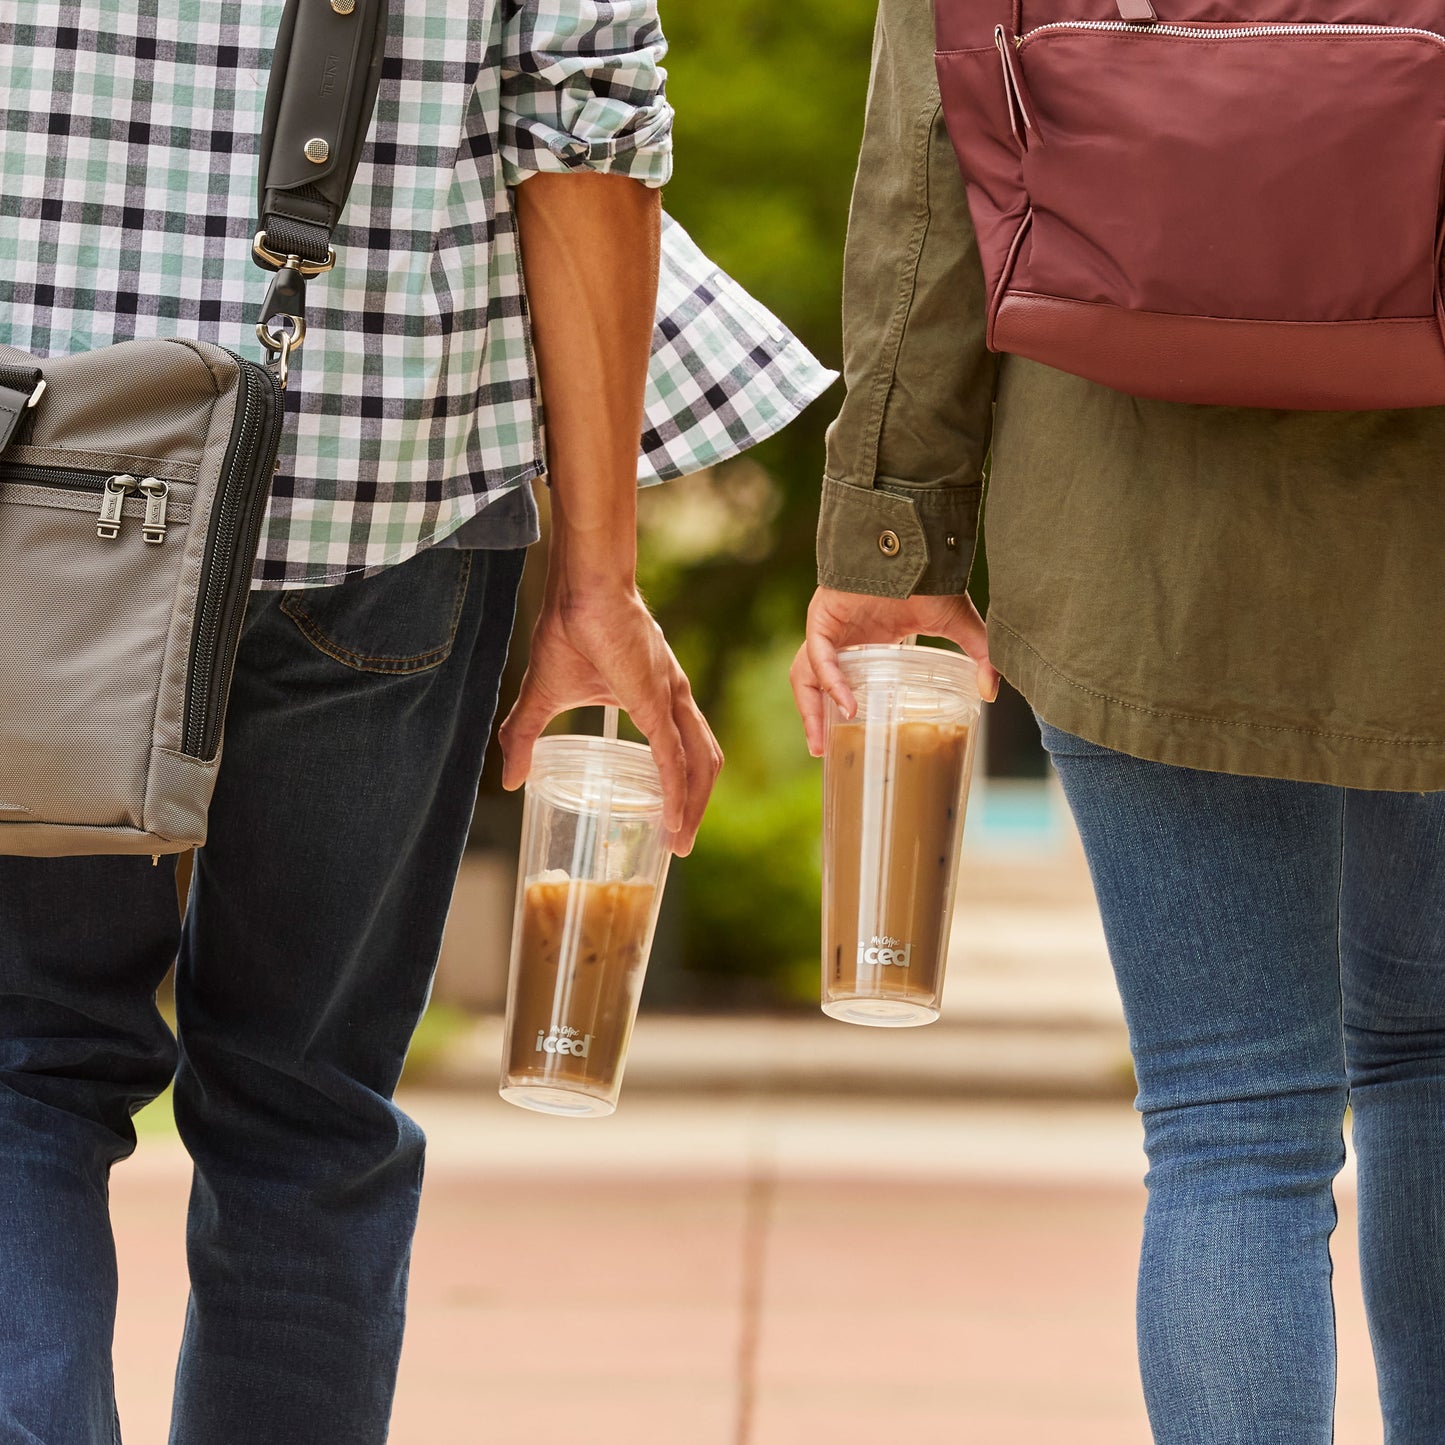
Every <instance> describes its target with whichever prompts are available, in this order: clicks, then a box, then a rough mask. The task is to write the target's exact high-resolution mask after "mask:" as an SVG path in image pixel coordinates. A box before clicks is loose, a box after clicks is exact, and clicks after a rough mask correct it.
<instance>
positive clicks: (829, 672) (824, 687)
mask: <svg viewBox="0 0 1445 1445" xmlns="http://www.w3.org/2000/svg"><path fill="white" fill-rule="evenodd" d="M804 646H805V647H806V648H807V652H808V662H809V664H810V666H811V667H812V669H813V683H814V686H816V687H817V688H819V689H820V690H821V691H823V692H825V693H827V694H828V696H829V697H831V698H832V699H833V701H834V702H835V703H837V705H838V711H839V712H841V713H842V714H843V716H844V717H847V718H850V717H852V716H853V714H854V713H856V712H857V711H858V703H857V700H856V699H855V698H854V696H853V690H852V688H850V687H849V686H848V683H847V680H846V679H845V678H844V676H843V669H842V668H841V667H839V666H838V645H837V643H836V642H835V641H834V640H833V638H832V636H831V635H830V634H829V633H828V632H827V631H826V630H825V629H824V628H822V627H818V626H814V625H811V624H810V625H809V627H808V636H807V641H806V642H805V643H804ZM820 705H821V704H820Z"/></svg>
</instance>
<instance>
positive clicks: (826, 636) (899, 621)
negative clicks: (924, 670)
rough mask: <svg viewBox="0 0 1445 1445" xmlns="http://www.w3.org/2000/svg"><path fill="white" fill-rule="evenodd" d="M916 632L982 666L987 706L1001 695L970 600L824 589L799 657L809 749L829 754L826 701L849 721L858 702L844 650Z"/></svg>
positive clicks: (796, 684)
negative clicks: (841, 658)
mask: <svg viewBox="0 0 1445 1445" xmlns="http://www.w3.org/2000/svg"><path fill="white" fill-rule="evenodd" d="M915 634H917V635H919V636H923V637H945V638H947V639H948V640H949V641H950V642H956V643H957V644H958V645H959V646H960V647H961V648H962V649H963V650H964V652H965V653H967V654H968V656H969V657H971V658H972V659H973V660H974V662H975V663H976V664H977V665H978V690H979V693H980V694H981V695H982V696H983V698H984V700H985V701H987V702H992V701H993V700H994V698H996V697H997V696H998V683H999V675H998V673H997V672H996V671H995V670H994V668H993V667H992V666H991V665H990V664H989V660H988V633H987V630H986V629H985V627H984V622H983V618H981V617H980V616H979V615H978V609H977V608H975V607H974V605H973V603H972V602H971V601H970V600H969V598H968V597H967V596H966V595H965V596H959V597H907V598H894V597H869V596H866V595H865V594H863V593H861V592H836V591H834V590H833V589H832V588H830V587H820V588H818V590H817V591H816V592H815V593H814V594H813V601H812V603H811V604H810V605H809V607H808V633H807V640H806V641H805V642H804V643H803V645H802V646H801V647H800V648H799V649H798V655H797V657H795V658H794V659H793V668H792V673H791V678H792V683H793V697H794V699H795V700H796V702H797V704H798V712H799V713H800V714H801V715H802V718H803V731H804V732H805V733H806V734H807V735H808V751H809V752H810V753H812V755H813V756H814V757H815V758H820V757H822V756H823V707H824V704H823V697H824V695H825V694H826V695H827V696H829V697H831V698H832V699H833V701H834V702H835V703H837V704H838V708H839V710H840V711H841V712H842V714H843V716H844V717H849V718H850V717H852V716H853V715H854V713H856V712H857V711H858V703H857V700H856V699H855V698H854V696H853V694H852V692H851V691H850V689H849V687H848V684H847V683H846V682H845V681H844V680H843V670H842V669H841V668H840V667H839V666H838V649H839V648H840V647H854V646H858V645H860V644H862V643H869V642H883V643H893V642H902V641H903V640H904V638H906V637H912V636H914V635H915Z"/></svg>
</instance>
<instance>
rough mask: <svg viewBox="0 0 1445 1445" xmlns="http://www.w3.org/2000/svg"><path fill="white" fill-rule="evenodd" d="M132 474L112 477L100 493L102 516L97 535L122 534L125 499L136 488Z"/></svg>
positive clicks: (97, 525) (97, 526)
mask: <svg viewBox="0 0 1445 1445" xmlns="http://www.w3.org/2000/svg"><path fill="white" fill-rule="evenodd" d="M136 485H137V483H136V479H135V478H134V477H132V476H129V475H127V476H120V477H111V478H110V479H109V480H108V481H107V482H106V484H105V490H104V491H103V492H101V494H100V517H99V519H98V520H97V521H96V524H95V535H96V536H97V537H107V538H110V539H112V540H113V539H114V538H116V537H119V536H120V524H121V515H122V513H121V509H122V508H123V507H124V506H125V499H126V498H127V497H128V496H130V494H131V493H132V492H133V491H135V489H136Z"/></svg>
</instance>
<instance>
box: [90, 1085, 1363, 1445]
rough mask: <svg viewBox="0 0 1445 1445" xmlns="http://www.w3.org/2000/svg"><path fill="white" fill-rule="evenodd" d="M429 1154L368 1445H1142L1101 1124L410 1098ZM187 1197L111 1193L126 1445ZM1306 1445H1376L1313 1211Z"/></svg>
mask: <svg viewBox="0 0 1445 1445" xmlns="http://www.w3.org/2000/svg"><path fill="white" fill-rule="evenodd" d="M406 1103H407V1107H408V1108H409V1109H410V1111H411V1112H412V1113H413V1114H414V1115H415V1116H416V1117H417V1118H418V1119H419V1120H420V1121H421V1122H422V1124H423V1125H424V1126H425V1127H426V1129H427V1131H428V1134H429V1137H430V1139H431V1150H430V1162H429V1165H428V1182H427V1189H426V1195H425V1199H424V1204H423V1211H422V1224H421V1230H420V1234H419V1237H418V1241H417V1250H416V1259H415V1266H414V1270H413V1281H412V1324H411V1330H410V1333H409V1336H408V1342H407V1348H406V1352H405V1357H404V1361H403V1367H402V1377H401V1385H400V1392H399V1396H398V1401H397V1407H396V1415H395V1422H394V1429H393V1435H392V1439H393V1441H394V1442H395V1445H536V1442H537V1441H538V1440H539V1439H547V1440H553V1439H559V1440H561V1439H569V1438H579V1439H586V1440H587V1441H588V1442H589V1445H624V1442H625V1445H805V1442H807V1445H812V1442H814V1441H818V1440H826V1441H828V1442H829V1445H895V1442H899V1441H904V1440H911V1441H920V1442H927V1445H933V1442H938V1445H944V1442H948V1445H953V1442H970V1445H974V1442H976V1445H1053V1442H1056V1441H1057V1442H1068V1445H1147V1441H1148V1439H1149V1433H1148V1430H1147V1427H1146V1425H1145V1422H1144V1418H1143V1409H1142V1405H1141V1403H1140V1398H1139V1389H1138V1383H1137V1376H1136V1370H1135V1364H1134V1349H1133V1323H1132V1307H1133V1304H1132V1296H1133V1273H1134V1263H1135V1258H1136V1253H1137V1248H1138V1232H1139V1221H1140V1214H1141V1211H1142V1207H1143V1191H1142V1188H1141V1186H1140V1183H1139V1178H1140V1175H1141V1174H1142V1170H1143V1159H1142V1155H1141V1153H1140V1149H1139V1125H1138V1120H1137V1118H1136V1117H1135V1115H1134V1114H1133V1111H1132V1110H1131V1109H1130V1108H1129V1107H1128V1105H1127V1104H1124V1103H1117V1102H1114V1103H1092V1104H1081V1105H1069V1106H1066V1105H1052V1106H1047V1105H1040V1104H1024V1103H1018V1102H952V1103H949V1102H938V1103H931V1104H930V1103H926V1102H923V1101H919V1100H907V1099H902V1098H884V1099H876V1100H872V1101H863V1100H859V1099H844V1100H838V1101H833V1102H827V1103H825V1102H817V1101H814V1102H808V1101H802V1100H780V1099H777V1098H771V1099H768V1098H757V1097H744V1096H739V1097H733V1098H728V1099H721V1100H704V1099H697V1098H693V1099H681V1100H678V1099H673V1100H664V1099H662V1098H660V1097H657V1096H653V1095H650V1094H648V1093H646V1092H640V1093H630V1094H628V1095H627V1096H626V1097H625V1098H624V1102H623V1106H622V1108H621V1109H620V1110H619V1112H618V1114H617V1115H616V1116H614V1117H613V1118H611V1119H607V1120H600V1121H578V1120H558V1119H547V1118H541V1117H538V1116H535V1115H529V1114H525V1113H523V1112H521V1111H518V1110H514V1109H510V1108H508V1107H507V1106H506V1105H504V1104H502V1103H501V1102H500V1101H499V1100H497V1099H496V1098H495V1095H493V1094H491V1093H490V1092H489V1091H488V1092H473V1093H468V1094H444V1095H437V1094H431V1093H413V1094H412V1095H410V1096H409V1097H408V1098H407V1100H406ZM186 1183H187V1170H186V1164H185V1159H184V1156H183V1155H182V1154H181V1153H180V1151H179V1147H178V1146H177V1144H176V1143H175V1141H174V1139H173V1138H172V1137H168V1136H166V1135H164V1134H152V1135H149V1136H148V1137H146V1138H145V1139H144V1140H143V1144H142V1150H141V1153H140V1154H139V1155H138V1156H137V1158H136V1159H135V1160H134V1161H132V1162H131V1163H129V1164H127V1165H125V1166H123V1167H122V1168H121V1169H119V1170H117V1172H116V1176H115V1181H114V1187H113V1199H114V1209H115V1215H116V1221H117V1233H118V1237H119V1247H120V1258H121V1270H122V1280H123V1294H124V1301H123V1306H122V1311H121V1318H120V1324H119V1329H118V1343H117V1368H118V1379H119V1393H120V1399H121V1407H122V1418H123V1422H124V1424H125V1427H126V1439H127V1441H128V1442H130V1445H158V1442H160V1441H162V1440H164V1438H165V1429H166V1402H167V1399H168V1395H169V1387H170V1373H171V1370H172V1368H173V1362H174V1350H175V1346H176V1342H177V1340H178V1338H179V1333H180V1325H181V1317H182V1311H183V1308H184V1301H185V1278H184V1262H183V1243H182V1225H183V1216H184V1208H185V1194H186ZM1340 1193H1341V1203H1342V1218H1341V1229H1340V1232H1339V1234H1338V1235H1337V1241H1336V1259H1337V1284H1338V1291H1339V1301H1340V1324H1339V1329H1340V1342H1341V1381H1340V1429H1339V1435H1338V1439H1337V1445H1379V1441H1380V1439H1381V1430H1380V1425H1379V1419H1378V1411H1377V1409H1376V1407H1375V1405H1374V1403H1373V1398H1372V1394H1373V1379H1372V1368H1371V1365H1370V1359H1369V1349H1368V1345H1367V1343H1366V1336H1365V1333H1364V1325H1363V1321H1362V1318H1361V1309H1360V1304H1359V1285H1358V1271H1357V1266H1356V1261H1355V1252H1354V1246H1353V1207H1352V1197H1353V1190H1352V1184H1351V1182H1350V1180H1349V1179H1348V1178H1346V1179H1345V1180H1344V1181H1343V1184H1342V1188H1341V1191H1340Z"/></svg>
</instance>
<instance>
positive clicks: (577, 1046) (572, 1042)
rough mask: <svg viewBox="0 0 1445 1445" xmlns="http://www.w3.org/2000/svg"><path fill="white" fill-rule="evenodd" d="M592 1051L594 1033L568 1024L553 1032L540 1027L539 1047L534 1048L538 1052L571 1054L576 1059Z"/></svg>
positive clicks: (538, 1031) (538, 1035)
mask: <svg viewBox="0 0 1445 1445" xmlns="http://www.w3.org/2000/svg"><path fill="white" fill-rule="evenodd" d="M591 1051H592V1035H591V1034H583V1033H582V1031H581V1030H580V1029H574V1028H571V1027H569V1026H568V1025H567V1024H563V1025H562V1027H561V1028H559V1029H553V1030H552V1032H551V1033H548V1032H547V1031H546V1030H545V1029H538V1030H537V1047H536V1049H534V1050H533V1052H534V1053H538V1054H570V1055H571V1056H572V1057H573V1058H574V1059H585V1058H586V1057H587V1055H588V1054H589V1053H590V1052H591Z"/></svg>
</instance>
